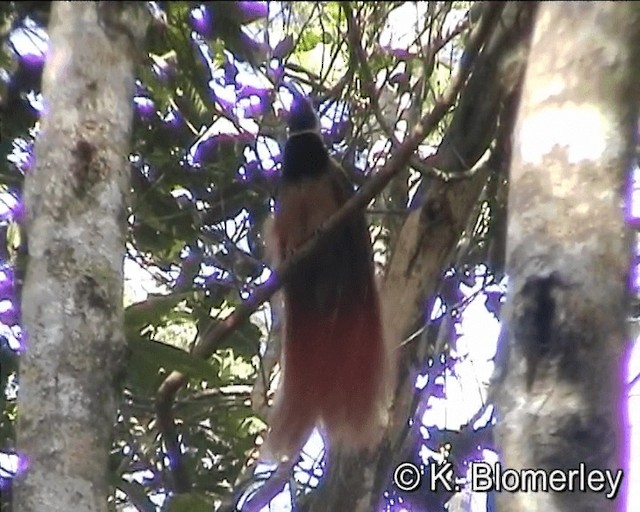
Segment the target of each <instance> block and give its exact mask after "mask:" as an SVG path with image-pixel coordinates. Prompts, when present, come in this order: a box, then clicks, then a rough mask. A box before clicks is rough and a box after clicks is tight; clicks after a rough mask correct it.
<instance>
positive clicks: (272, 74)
mask: <svg viewBox="0 0 640 512" xmlns="http://www.w3.org/2000/svg"><path fill="white" fill-rule="evenodd" d="M267 77H269V80H271V81H272V82H273V83H274V84H279V83H280V82H281V81H282V78H283V77H284V66H283V65H282V64H280V63H279V62H278V61H275V62H272V63H271V64H269V66H268V67H267Z"/></svg>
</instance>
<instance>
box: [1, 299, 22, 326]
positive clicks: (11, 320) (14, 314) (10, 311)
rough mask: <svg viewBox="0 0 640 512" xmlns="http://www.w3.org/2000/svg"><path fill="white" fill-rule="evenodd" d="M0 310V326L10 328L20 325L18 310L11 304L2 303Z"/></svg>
mask: <svg viewBox="0 0 640 512" xmlns="http://www.w3.org/2000/svg"><path fill="white" fill-rule="evenodd" d="M0 308H2V309H0V324H4V325H9V326H11V325H16V324H18V323H20V308H19V307H18V306H16V305H15V304H14V303H13V302H9V301H4V303H3V304H1V303H0Z"/></svg>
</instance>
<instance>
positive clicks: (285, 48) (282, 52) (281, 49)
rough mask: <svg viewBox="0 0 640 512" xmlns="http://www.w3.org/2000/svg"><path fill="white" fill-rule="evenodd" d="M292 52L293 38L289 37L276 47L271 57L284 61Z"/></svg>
mask: <svg viewBox="0 0 640 512" xmlns="http://www.w3.org/2000/svg"><path fill="white" fill-rule="evenodd" d="M291 50H293V36H291V35H289V36H286V37H285V38H284V39H283V40H282V41H280V42H279V43H278V44H277V45H276V47H275V48H274V49H273V53H272V54H271V57H272V58H274V59H278V60H282V59H284V58H285V57H286V56H287V55H289V54H290V53H291Z"/></svg>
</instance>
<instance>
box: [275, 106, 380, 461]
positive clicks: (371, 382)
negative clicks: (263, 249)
mask: <svg viewBox="0 0 640 512" xmlns="http://www.w3.org/2000/svg"><path fill="white" fill-rule="evenodd" d="M283 156H284V158H283V167H282V173H281V179H280V183H279V190H278V194H277V198H276V208H275V213H274V216H273V219H271V222H270V224H269V227H268V229H267V245H268V249H269V253H270V254H271V256H272V259H273V260H275V261H273V263H274V264H279V263H281V262H282V261H284V260H286V259H287V256H288V255H289V254H291V253H292V252H293V251H295V249H297V248H298V247H299V246H300V245H301V244H302V243H304V242H306V241H307V240H308V239H309V238H311V237H313V235H314V233H315V232H316V231H317V230H318V228H319V227H320V226H321V225H322V223H323V222H324V221H326V220H327V219H328V218H329V217H330V216H331V215H332V214H333V213H335V212H336V211H337V210H338V209H340V207H341V206H342V205H343V204H344V203H345V202H346V201H347V200H348V199H349V198H350V197H351V196H352V195H353V193H354V191H353V187H352V186H351V184H350V183H349V181H348V179H347V177H346V174H345V172H344V170H343V169H342V167H341V166H340V165H339V164H338V163H337V162H335V161H334V160H333V159H332V158H331V157H330V156H329V153H328V151H327V149H326V147H325V145H324V143H323V141H322V138H321V136H320V133H319V125H318V120H317V118H316V115H315V113H314V111H313V109H312V107H311V105H310V104H309V102H308V101H307V100H306V99H305V98H300V97H297V98H296V99H295V101H294V105H293V107H292V110H291V116H290V121H289V139H288V140H287V143H286V146H285V149H284V155H283ZM283 298H284V331H283V335H284V338H283V340H284V342H283V350H282V355H281V359H280V365H281V368H282V371H283V374H282V376H281V379H280V383H279V387H278V390H277V391H276V397H275V402H274V406H273V409H272V411H271V414H270V421H269V424H270V432H269V434H268V436H267V439H266V443H265V446H264V448H263V455H265V456H266V457H267V458H272V459H277V460H282V459H283V458H292V457H294V456H296V454H297V453H298V452H299V450H300V449H301V448H302V447H303V445H304V444H305V442H306V441H307V439H308V438H309V435H310V433H311V431H312V430H313V428H314V427H315V426H318V427H320V429H321V432H323V433H324V435H325V439H326V440H327V441H328V442H329V444H330V445H339V446H340V448H341V449H347V450H361V449H368V448H373V447H375V446H376V444H377V443H378V442H379V441H380V439H381V436H382V433H383V430H384V425H385V421H386V415H387V398H388V396H389V390H390V384H391V379H390V374H391V370H392V364H391V358H390V351H389V350H388V348H387V346H386V344H385V342H384V335H383V327H382V320H381V318H382V315H381V311H380V300H379V297H378V291H377V287H376V281H375V274H374V264H373V258H372V247H371V238H370V235H369V230H368V227H367V223H366V220H365V217H364V213H363V212H358V213H357V214H356V215H354V216H353V217H351V218H350V219H349V220H348V221H347V222H346V223H345V224H344V225H343V226H341V227H340V228H339V229H338V230H337V231H335V232H334V233H333V234H332V236H331V237H330V239H329V240H328V241H327V243H325V244H323V245H322V246H321V247H319V248H318V250H317V251H315V252H314V253H313V254H312V255H311V256H309V257H308V258H306V259H305V260H304V261H302V262H301V264H300V265H299V266H298V267H297V269H296V270H295V272H294V273H293V274H292V275H291V276H290V278H289V279H288V280H287V281H286V282H285V284H284V286H283Z"/></svg>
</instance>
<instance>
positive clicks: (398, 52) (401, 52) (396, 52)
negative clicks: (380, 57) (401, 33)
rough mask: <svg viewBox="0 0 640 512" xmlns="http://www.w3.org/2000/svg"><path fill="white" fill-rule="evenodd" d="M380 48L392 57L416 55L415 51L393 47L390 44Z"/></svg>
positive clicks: (405, 57) (404, 58)
mask: <svg viewBox="0 0 640 512" xmlns="http://www.w3.org/2000/svg"><path fill="white" fill-rule="evenodd" d="M380 49H381V50H382V51H383V52H384V53H386V54H387V55H391V56H392V57H395V58H396V59H401V60H407V59H412V58H414V57H415V56H416V54H415V53H413V52H410V51H409V50H407V49H406V48H392V47H390V46H383V47H381V48H380Z"/></svg>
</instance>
